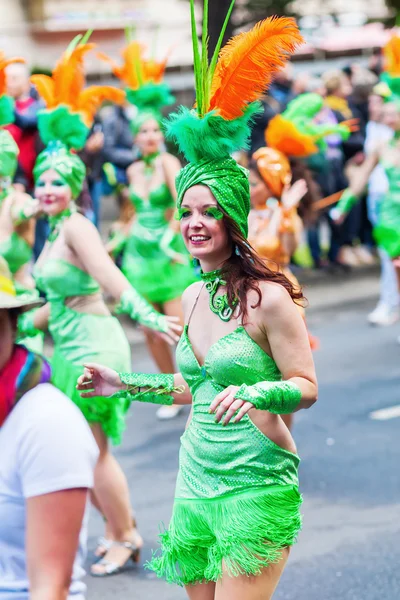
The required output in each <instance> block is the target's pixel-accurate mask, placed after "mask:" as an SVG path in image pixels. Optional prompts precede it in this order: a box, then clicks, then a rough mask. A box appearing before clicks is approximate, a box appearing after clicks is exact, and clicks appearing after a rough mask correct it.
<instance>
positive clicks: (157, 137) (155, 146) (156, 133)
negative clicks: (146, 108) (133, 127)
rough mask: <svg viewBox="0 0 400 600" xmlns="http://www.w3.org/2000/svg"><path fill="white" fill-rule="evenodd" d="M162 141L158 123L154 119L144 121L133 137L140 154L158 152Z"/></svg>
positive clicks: (145, 154)
mask: <svg viewBox="0 0 400 600" xmlns="http://www.w3.org/2000/svg"><path fill="white" fill-rule="evenodd" d="M163 141H164V136H163V134H162V131H161V128H160V125H159V123H158V122H157V121H156V120H155V119H149V120H148V121H145V122H144V123H143V125H142V126H141V128H140V129H139V132H138V133H137V134H136V137H135V144H136V145H137V147H138V149H139V151H140V153H141V155H142V156H148V155H149V154H153V153H154V152H159V151H160V150H161V144H162V143H163Z"/></svg>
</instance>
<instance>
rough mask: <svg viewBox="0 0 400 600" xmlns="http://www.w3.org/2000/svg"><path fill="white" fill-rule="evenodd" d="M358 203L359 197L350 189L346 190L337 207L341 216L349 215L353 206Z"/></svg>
mask: <svg viewBox="0 0 400 600" xmlns="http://www.w3.org/2000/svg"><path fill="white" fill-rule="evenodd" d="M357 202H358V197H357V196H355V195H354V194H353V192H352V191H351V190H350V188H347V189H346V190H344V192H343V194H342V196H341V198H340V200H339V202H338V204H337V206H336V210H337V211H339V212H340V213H341V214H347V213H348V212H349V211H350V210H351V209H352V208H353V206H354V205H355V204H356V203H357Z"/></svg>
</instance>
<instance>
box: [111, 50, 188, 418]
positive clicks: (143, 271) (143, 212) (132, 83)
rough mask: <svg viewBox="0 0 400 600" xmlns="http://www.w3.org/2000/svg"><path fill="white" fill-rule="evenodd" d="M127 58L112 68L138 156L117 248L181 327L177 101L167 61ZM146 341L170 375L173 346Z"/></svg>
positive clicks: (183, 281)
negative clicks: (173, 111) (170, 140)
mask: <svg viewBox="0 0 400 600" xmlns="http://www.w3.org/2000/svg"><path fill="white" fill-rule="evenodd" d="M123 57H124V66H123V67H122V68H121V67H117V66H115V65H114V64H113V72H114V74H115V75H117V76H118V77H120V78H121V79H122V80H123V81H124V83H125V84H126V85H127V89H126V96H127V100H128V101H129V102H131V103H132V104H134V105H135V106H136V107H137V109H138V114H137V116H136V118H135V119H134V120H133V121H132V123H131V127H132V131H133V133H134V141H135V146H136V147H137V148H138V150H139V153H140V155H139V156H140V157H139V160H137V161H136V162H134V163H133V164H132V165H131V166H130V167H129V168H128V171H127V175H128V181H129V198H130V201H131V202H132V205H133V209H134V216H133V219H132V221H131V225H130V231H129V233H128V235H127V236H126V238H125V239H124V242H123V246H122V245H121V244H118V246H117V247H118V250H119V251H121V250H123V258H122V272H123V273H124V275H125V276H126V277H127V279H128V280H129V282H130V283H131V284H132V285H133V286H134V287H135V288H136V289H137V290H138V292H140V294H142V295H143V296H144V297H145V298H146V299H147V300H148V301H149V302H151V304H152V305H153V306H154V307H155V308H156V309H157V310H159V311H160V312H161V313H163V314H165V315H170V316H175V317H179V319H180V321H181V322H182V324H183V312H182V303H181V296H182V293H183V292H184V290H185V289H186V288H187V287H188V286H189V285H190V284H192V283H193V282H194V281H195V280H196V276H195V273H194V269H193V266H192V264H191V262H190V257H189V254H188V252H187V251H186V248H185V245H184V242H183V239H182V236H181V235H180V233H179V226H178V225H177V223H176V221H175V220H174V219H173V213H174V209H175V201H176V189H175V178H176V176H177V174H178V172H179V170H180V168H181V165H180V163H179V160H178V159H177V158H175V157H174V156H172V155H171V154H169V153H168V152H165V151H164V135H163V133H162V127H161V120H162V116H161V109H162V108H163V106H167V105H169V104H172V103H173V101H174V98H173V96H171V93H170V90H169V88H168V86H167V85H166V84H165V83H163V82H162V79H163V75H164V70H165V67H166V60H164V61H163V62H160V63H158V62H156V61H154V60H146V59H145V58H144V57H143V56H142V47H141V45H140V44H139V43H138V42H136V41H132V42H130V43H129V44H128V46H127V47H126V48H125V49H124V51H123ZM111 62H112V61H111ZM120 239H121V238H120ZM146 339H147V344H148V347H149V350H150V352H151V354H152V356H153V358H154V361H155V362H156V364H157V367H158V368H159V369H160V371H161V372H162V373H171V372H172V371H173V370H174V360H173V355H172V352H171V349H170V348H169V346H168V345H167V344H165V343H160V341H159V340H158V339H156V338H155V337H154V335H153V334H152V333H151V332H148V333H147V334H146ZM179 410H180V407H179V406H173V407H165V406H164V407H161V409H160V410H159V411H158V413H157V414H158V416H159V418H161V419H168V418H173V417H174V416H175V415H176V414H177V413H178V412H179Z"/></svg>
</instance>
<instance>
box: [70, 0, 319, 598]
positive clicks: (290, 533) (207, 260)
mask: <svg viewBox="0 0 400 600" xmlns="http://www.w3.org/2000/svg"><path fill="white" fill-rule="evenodd" d="M232 5H233V4H232ZM205 8H207V5H206V6H205ZM192 11H193V15H194V7H193V4H192ZM204 15H205V16H206V15H207V10H205V11H204ZM193 29H194V41H195V43H197V37H196V35H195V23H194V16H193ZM203 31H204V37H203V52H204V53H205V54H204V56H203V58H204V62H203V61H202V60H201V58H200V56H199V53H198V50H197V45H196V46H195V74H196V84H197V85H196V95H197V103H196V109H193V110H188V109H185V108H182V109H181V111H180V113H178V114H177V115H174V116H172V117H171V119H170V121H169V124H168V135H169V136H171V138H173V139H176V140H177V141H178V143H179V145H180V148H181V150H182V151H183V152H184V154H185V156H186V158H187V159H188V160H189V164H188V165H187V166H186V167H185V168H184V169H182V171H181V173H180V175H179V177H178V180H177V191H178V211H179V216H180V221H181V231H182V234H183V238H184V240H185V244H186V247H187V248H188V250H189V252H190V253H191V254H192V255H193V256H194V257H196V259H198V260H199V261H200V265H201V269H202V280H203V281H202V282H199V283H195V284H193V285H192V286H191V287H190V288H188V289H187V290H186V291H185V293H184V296H183V306H184V312H185V321H186V326H185V331H184V335H183V336H182V338H181V340H180V342H179V345H178V349H177V360H178V365H179V368H180V373H178V374H175V375H164V374H158V375H143V374H138V373H136V374H135V373H130V374H129V373H128V374H126V373H125V374H123V373H119V374H118V373H116V372H115V371H113V370H111V369H108V368H105V367H102V366H100V365H96V364H88V365H86V368H85V371H84V374H83V375H82V376H81V378H80V379H79V382H78V388H79V389H81V390H82V392H83V393H82V396H83V397H85V398H88V397H89V398H90V397H91V396H92V395H95V394H98V393H102V394H104V395H108V394H113V393H116V397H129V398H131V399H132V400H139V401H144V402H156V403H157V402H158V403H163V402H164V403H172V402H173V401H175V402H180V403H184V404H189V403H192V405H193V408H192V415H191V420H190V422H189V425H188V427H187V429H186V432H185V433H184V435H183V436H182V438H181V450H180V468H179V473H178V480H177V486H176V495H175V503H174V510H173V515H172V520H171V523H170V526H169V529H168V531H166V532H164V533H162V534H161V546H162V548H161V552H160V553H159V554H156V555H155V556H154V558H153V560H152V561H151V562H150V565H149V567H150V568H151V569H152V570H154V571H155V572H156V573H157V574H158V575H159V576H163V577H165V578H166V579H167V581H169V582H176V583H179V584H183V585H185V586H186V589H187V593H188V596H189V598H190V599H191V600H214V599H215V598H218V600H255V599H258V600H259V599H261V598H262V599H263V600H269V599H270V598H271V597H272V594H273V592H274V589H275V587H276V585H277V584H278V581H279V578H280V576H281V574H282V571H283V569H284V566H285V563H286V560H287V557H288V554H289V547H290V545H291V544H293V543H294V541H295V538H296V536H297V533H298V531H299V529H300V525H301V518H300V511H299V509H300V505H301V496H300V494H299V491H298V477H297V467H298V463H299V457H298V456H297V454H296V448H295V445H294V442H293V439H292V437H291V435H290V433H289V431H288V429H287V428H286V426H285V425H284V423H283V421H282V419H281V417H280V416H279V415H281V414H285V413H291V412H293V411H296V410H299V409H301V408H308V407H310V406H311V405H312V404H313V403H314V402H315V400H316V395H317V384H316V378H315V371H314V365H313V360H312V356H311V350H310V345H309V341H308V337H307V332H306V328H305V326H304V323H303V320H302V318H301V315H300V314H299V311H298V310H297V307H296V304H295V301H301V299H302V295H301V292H296V291H295V290H294V288H293V286H292V284H291V283H290V282H289V280H288V279H286V277H285V276H284V275H283V274H282V273H276V272H272V271H271V270H269V269H268V268H267V267H266V266H265V264H264V262H263V261H262V260H261V259H260V258H259V257H258V256H257V254H256V253H255V252H254V251H253V249H252V248H251V247H250V246H249V245H248V242H247V241H246V237H247V218H248V214H249V210H250V192H249V182H248V174H247V171H245V169H243V168H242V167H240V166H238V165H237V163H236V162H235V161H234V160H233V159H232V158H230V153H231V152H232V151H234V150H237V149H241V148H243V147H244V146H245V145H246V140H247V139H248V134H249V119H250V118H251V115H254V112H255V111H256V110H257V106H255V105H254V101H255V100H257V98H259V97H260V95H261V94H262V93H263V91H264V90H265V87H266V85H267V84H268V83H269V81H270V79H271V75H272V74H273V73H274V72H276V70H277V69H279V68H280V67H281V66H282V64H283V63H284V59H285V57H286V56H287V53H288V52H291V51H293V50H294V48H295V46H296V45H297V44H298V43H299V42H300V41H301V36H300V34H299V32H298V29H297V27H296V25H295V23H294V21H293V20H291V19H267V20H265V21H262V22H261V23H259V24H257V25H256V26H255V27H254V29H253V30H251V31H250V32H249V33H246V34H241V35H239V36H237V37H236V38H234V39H233V40H231V42H229V44H228V45H227V46H226V47H225V48H224V49H223V50H222V51H221V54H220V59H219V61H218V63H217V65H216V64H215V62H216V61H215V60H213V61H212V62H211V66H210V67H209V66H208V64H207V62H206V58H205V57H206V56H207V54H206V53H207V48H206V43H205V39H206V35H207V27H204V28H203ZM221 39H222V36H221ZM216 52H218V49H217V51H216ZM204 63H205V64H206V71H204V69H205V67H204ZM210 85H211V88H210ZM251 575H255V576H256V577H250V576H251Z"/></svg>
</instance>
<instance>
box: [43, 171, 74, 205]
mask: <svg viewBox="0 0 400 600" xmlns="http://www.w3.org/2000/svg"><path fill="white" fill-rule="evenodd" d="M35 198H37V200H39V210H40V211H42V212H44V214H45V215H48V216H49V217H52V216H55V215H58V214H59V213H60V212H62V211H63V210H65V209H66V208H68V206H69V203H70V202H71V200H72V193H71V188H70V187H69V185H68V184H67V183H66V181H65V180H64V179H62V177H60V175H59V174H58V173H57V171H55V170H54V169H49V170H48V171H45V172H44V173H42V175H41V176H40V177H39V179H38V180H37V181H36V187H35Z"/></svg>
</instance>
